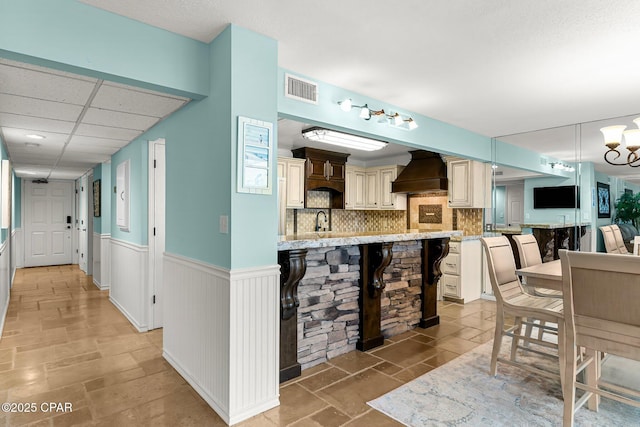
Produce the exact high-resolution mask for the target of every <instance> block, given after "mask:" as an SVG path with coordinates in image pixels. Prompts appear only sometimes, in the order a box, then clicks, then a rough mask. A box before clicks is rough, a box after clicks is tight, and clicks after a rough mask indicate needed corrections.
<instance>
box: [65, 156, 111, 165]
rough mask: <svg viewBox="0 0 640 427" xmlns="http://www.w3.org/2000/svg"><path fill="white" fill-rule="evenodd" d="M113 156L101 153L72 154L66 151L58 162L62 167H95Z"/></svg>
mask: <svg viewBox="0 0 640 427" xmlns="http://www.w3.org/2000/svg"><path fill="white" fill-rule="evenodd" d="M109 158H111V156H104V155H103V156H101V155H88V154H87V155H84V156H75V155H72V154H67V153H65V154H64V155H63V156H62V159H60V161H59V162H58V166H60V167H87V168H89V167H93V166H94V165H96V164H98V163H102V162H104V161H106V160H107V159H109Z"/></svg>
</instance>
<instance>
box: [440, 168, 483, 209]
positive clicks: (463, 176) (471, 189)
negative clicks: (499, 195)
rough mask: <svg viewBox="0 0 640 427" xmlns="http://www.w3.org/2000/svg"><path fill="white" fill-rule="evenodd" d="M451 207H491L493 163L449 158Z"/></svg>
mask: <svg viewBox="0 0 640 427" xmlns="http://www.w3.org/2000/svg"><path fill="white" fill-rule="evenodd" d="M447 176H448V179H449V195H448V200H449V207H450V208H487V207H491V165H490V164H489V163H482V162H477V161H475V160H463V159H448V160H447Z"/></svg>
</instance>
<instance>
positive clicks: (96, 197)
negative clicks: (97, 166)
mask: <svg viewBox="0 0 640 427" xmlns="http://www.w3.org/2000/svg"><path fill="white" fill-rule="evenodd" d="M100 182H101V180H99V179H96V180H95V181H93V216H95V217H98V216H100V185H101V184H100Z"/></svg>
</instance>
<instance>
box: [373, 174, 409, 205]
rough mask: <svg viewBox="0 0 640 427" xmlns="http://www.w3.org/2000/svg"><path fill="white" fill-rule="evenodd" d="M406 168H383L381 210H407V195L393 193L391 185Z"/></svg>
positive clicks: (381, 176)
mask: <svg viewBox="0 0 640 427" xmlns="http://www.w3.org/2000/svg"><path fill="white" fill-rule="evenodd" d="M402 169H404V166H382V167H380V168H379V170H380V209H399V210H406V209H407V195H406V194H400V193H392V192H391V183H392V182H393V181H395V180H396V178H397V177H398V175H399V174H400V172H402Z"/></svg>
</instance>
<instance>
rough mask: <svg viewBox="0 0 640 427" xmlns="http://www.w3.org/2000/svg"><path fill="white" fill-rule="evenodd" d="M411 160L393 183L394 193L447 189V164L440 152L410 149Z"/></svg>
mask: <svg viewBox="0 0 640 427" xmlns="http://www.w3.org/2000/svg"><path fill="white" fill-rule="evenodd" d="M409 154H411V161H410V162H409V164H408V165H407V166H406V167H405V168H404V169H403V170H402V172H401V173H400V175H398V178H396V180H395V181H393V182H392V183H391V192H393V193H429V192H435V191H438V192H440V191H447V190H448V180H447V164H446V163H445V162H444V161H443V160H442V158H441V157H440V154H438V153H434V152H432V151H426V150H413V151H409Z"/></svg>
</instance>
